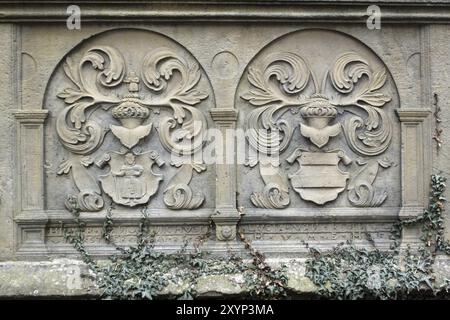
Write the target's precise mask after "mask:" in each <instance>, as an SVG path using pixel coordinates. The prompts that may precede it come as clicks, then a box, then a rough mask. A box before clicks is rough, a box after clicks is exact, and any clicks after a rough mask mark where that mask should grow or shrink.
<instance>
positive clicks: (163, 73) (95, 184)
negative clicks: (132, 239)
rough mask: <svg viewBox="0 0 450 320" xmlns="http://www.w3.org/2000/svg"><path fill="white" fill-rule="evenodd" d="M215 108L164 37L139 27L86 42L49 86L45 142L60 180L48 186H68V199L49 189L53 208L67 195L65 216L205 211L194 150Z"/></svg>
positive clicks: (184, 57) (199, 160) (186, 59)
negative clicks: (146, 209) (111, 209)
mask: <svg viewBox="0 0 450 320" xmlns="http://www.w3.org/2000/svg"><path fill="white" fill-rule="evenodd" d="M214 104H215V102H214V95H213V90H212V87H211V85H210V82H209V80H208V78H207V76H206V74H205V72H204V71H203V69H202V67H201V66H200V64H199V63H198V62H197V60H196V59H195V58H194V57H193V56H192V55H191V54H190V53H189V52H188V51H187V50H186V49H185V48H184V47H182V46H181V45H180V44H178V43H177V42H175V41H173V40H171V39H169V38H168V37H166V36H164V35H161V34H159V33H155V32H151V31H147V30H141V29H116V30H110V31H107V32H104V33H101V34H98V35H96V36H94V37H91V38H90V39H87V40H85V41H83V42H82V43H81V44H80V45H78V46H77V47H76V48H74V49H73V50H71V52H69V53H68V54H67V55H66V57H65V58H64V59H63V60H62V61H61V62H60V63H59V65H58V66H57V68H56V69H55V71H54V72H53V74H52V77H51V79H50V81H49V84H48V85H47V90H46V95H45V101H44V107H46V108H48V109H49V110H50V111H51V119H50V125H49V126H48V130H47V132H46V135H47V137H48V138H47V140H48V141H49V146H48V148H49V149H52V150H53V151H54V152H52V154H53V156H54V159H52V160H53V161H52V162H56V161H59V164H58V165H59V166H58V168H57V174H58V175H59V176H60V177H57V178H55V180H54V181H51V182H50V183H47V184H48V185H53V186H55V183H58V182H60V183H61V185H62V186H63V187H61V189H64V190H65V186H67V182H68V181H70V183H71V184H72V190H74V191H73V192H69V194H67V192H66V191H61V190H58V188H54V189H55V190H53V191H54V194H55V195H56V196H55V197H56V198H57V199H58V201H60V200H61V198H62V193H61V192H63V193H66V194H65V195H64V196H65V197H66V199H65V206H66V207H67V208H68V209H70V210H81V211H100V210H103V209H105V207H106V202H107V201H109V202H111V204H112V205H115V206H117V207H120V208H122V209H125V210H127V209H131V208H138V207H141V206H151V207H153V208H158V207H160V208H168V209H172V210H184V209H186V210H189V209H197V208H201V207H205V206H207V207H213V206H214V194H213V192H211V191H210V190H205V189H204V188H202V185H204V183H205V182H204V181H205V180H206V179H208V178H207V177H209V176H210V175H213V172H214V167H213V166H210V165H206V163H205V161H204V159H203V154H202V152H203V149H204V146H205V144H206V143H207V129H208V127H209V126H211V119H210V118H209V113H208V112H207V110H209V109H211V108H213V107H214ZM51 136H53V137H55V136H56V137H57V139H54V138H51ZM47 154H49V153H47ZM211 171H212V172H211ZM205 172H206V173H205ZM61 176H62V177H66V178H65V179H64V178H61ZM58 179H60V180H58ZM50 188H51V187H50ZM205 193H206V194H205ZM107 199H108V200H107ZM49 202H50V204H51V205H53V206H55V207H56V206H57V205H55V200H52V199H50V201H49Z"/></svg>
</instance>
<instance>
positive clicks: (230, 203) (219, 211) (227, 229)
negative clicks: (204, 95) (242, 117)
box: [210, 108, 240, 241]
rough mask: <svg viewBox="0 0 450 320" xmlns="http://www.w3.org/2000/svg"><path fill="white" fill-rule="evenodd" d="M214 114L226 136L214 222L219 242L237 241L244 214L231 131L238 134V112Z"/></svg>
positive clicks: (218, 152) (221, 151)
mask: <svg viewBox="0 0 450 320" xmlns="http://www.w3.org/2000/svg"><path fill="white" fill-rule="evenodd" d="M210 113H211V117H212V119H213V120H214V121H215V123H216V126H217V128H218V129H219V131H220V133H221V135H222V137H223V139H222V141H223V144H222V145H221V146H219V145H217V146H216V212H215V214H214V215H213V216H212V219H213V221H214V224H215V225H216V236H217V239H218V240H221V241H227V240H234V239H235V238H236V225H237V222H238V221H239V217H240V215H239V212H238V211H237V209H236V171H235V164H234V161H232V162H230V160H231V159H234V153H235V152H234V151H235V143H234V137H233V136H230V132H234V129H235V127H236V120H237V115H238V112H237V111H236V110H234V109H219V108H217V109H212V110H211V111H210ZM227 131H228V132H227Z"/></svg>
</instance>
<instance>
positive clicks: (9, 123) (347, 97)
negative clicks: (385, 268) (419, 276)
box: [0, 0, 450, 296]
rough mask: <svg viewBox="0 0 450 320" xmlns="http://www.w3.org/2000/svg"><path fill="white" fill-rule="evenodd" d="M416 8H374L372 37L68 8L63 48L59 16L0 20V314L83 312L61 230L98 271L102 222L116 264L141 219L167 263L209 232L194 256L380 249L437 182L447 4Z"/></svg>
mask: <svg viewBox="0 0 450 320" xmlns="http://www.w3.org/2000/svg"><path fill="white" fill-rule="evenodd" d="M429 2H432V3H433V4H434V5H433V6H429V5H428V3H427V2H425V1H407V0H404V1H397V3H396V4H390V3H389V2H387V1H386V2H384V1H381V2H380V3H379V8H380V9H381V16H380V17H381V20H380V21H381V26H380V28H379V29H377V28H375V29H371V28H369V27H368V25H367V23H366V21H367V19H368V13H367V7H368V3H366V2H364V1H354V2H353V4H352V5H349V4H341V1H317V2H316V3H315V4H312V3H303V1H294V0H292V1H248V2H242V3H241V4H227V3H226V2H225V1H224V2H221V1H218V2H216V3H214V4H206V3H204V2H202V1H194V2H189V3H188V2H172V1H167V2H158V3H157V4H146V3H143V2H135V3H134V2H128V3H120V2H118V3H114V4H110V5H108V6H104V5H103V6H102V5H100V4H95V3H89V2H84V1H79V7H80V9H81V24H80V26H81V28H80V29H74V30H71V29H70V28H68V27H67V24H66V22H67V21H66V20H67V18H68V14H67V11H66V10H67V7H68V5H69V4H72V3H67V4H63V3H58V4H55V3H51V2H45V1H43V2H42V3H41V4H36V3H35V2H31V3H30V4H27V5H26V6H25V5H19V4H14V3H12V2H4V3H1V4H0V13H1V14H0V37H1V41H0V51H1V55H0V77H1V78H2V85H1V86H0V97H1V98H2V102H3V103H2V104H1V106H0V108H1V115H2V116H1V117H0V145H1V146H2V153H0V221H1V222H0V260H1V263H0V295H12V296H17V295H25V296H29V295H44V296H56V295H81V296H84V295H91V294H96V291H95V288H92V286H93V284H90V283H86V282H85V280H84V278H83V277H81V275H82V273H85V272H87V271H86V270H85V269H84V268H83V267H81V265H80V263H79V261H78V260H77V258H78V254H77V252H76V251H75V250H74V249H73V248H72V246H71V245H70V244H68V243H67V242H66V241H65V239H64V237H63V234H64V232H63V231H64V229H65V228H66V229H68V230H70V228H73V227H74V226H75V225H74V222H73V215H72V213H73V212H80V219H81V220H82V221H84V222H85V223H86V243H87V245H88V248H89V250H90V252H92V253H93V254H94V255H95V256H98V257H104V256H106V255H108V254H110V253H111V252H113V251H114V249H113V247H112V246H110V245H108V244H107V243H105V241H104V240H103V239H102V237H101V233H102V225H103V223H104V221H105V216H106V215H107V214H110V215H112V217H113V219H114V223H115V226H116V228H115V229H114V231H113V237H114V240H115V241H116V242H117V243H119V244H121V245H127V244H132V243H134V242H135V240H136V233H137V228H138V224H139V221H140V219H141V218H142V210H146V212H147V214H148V215H149V219H150V221H151V228H152V230H154V231H156V246H157V248H158V249H160V250H164V251H167V252H170V251H173V250H175V249H177V248H179V247H180V246H182V245H183V243H184V242H185V241H188V242H189V241H190V242H192V241H194V240H195V239H197V238H198V237H201V236H202V235H204V234H205V233H206V232H207V230H208V228H209V225H210V222H211V221H212V223H213V230H214V232H213V234H212V235H211V237H210V238H209V239H208V240H207V241H206V242H205V243H204V244H203V246H204V248H205V250H208V251H212V252H215V253H218V254H227V253H228V252H230V251H232V252H237V253H242V252H244V249H243V244H242V243H241V242H240V241H239V239H238V237H236V235H237V228H239V230H241V232H242V233H244V234H245V235H246V238H247V239H248V240H250V241H251V242H252V244H253V245H254V246H255V248H257V249H258V250H260V251H261V252H263V253H265V254H266V255H267V256H268V257H269V259H270V261H272V262H273V263H279V262H280V261H285V260H288V259H292V258H295V259H298V261H299V263H300V265H301V261H303V259H304V258H305V254H306V253H307V248H306V247H305V245H304V243H306V242H307V243H309V244H310V245H311V246H314V247H316V248H319V249H323V250H327V249H331V248H332V247H334V246H335V245H337V244H338V243H341V242H345V241H351V242H353V243H355V244H357V245H358V246H360V247H367V248H369V247H371V246H373V243H375V246H376V247H377V248H379V249H388V248H389V246H390V244H391V239H390V235H391V233H390V232H391V226H392V224H393V223H394V222H395V221H397V220H398V219H399V218H400V219H408V218H412V217H415V216H417V215H419V214H421V213H422V212H423V210H424V209H425V208H426V206H427V203H428V192H429V185H430V176H431V174H432V173H439V174H442V175H444V176H448V173H449V172H450V167H449V166H450V165H449V162H448V159H449V153H450V147H449V145H448V144H447V140H448V138H447V137H448V136H449V133H448V129H449V128H448V123H450V119H447V112H446V101H447V100H448V99H447V96H448V95H449V93H448V90H447V86H446V83H447V81H448V79H449V77H450V76H449V75H450V65H449V63H448V61H447V60H448V59H446V58H447V56H448V50H449V49H448V45H447V43H448V39H449V38H450V27H449V25H448V24H449V23H450V3H448V1H439V0H435V1H429ZM71 212H72V213H71ZM367 235H370V239H372V240H373V242H372V241H369V240H368V237H367ZM419 242H420V239H419V232H418V229H417V228H416V229H414V228H411V229H407V230H405V231H404V233H403V236H402V245H405V246H406V245H410V246H415V245H417V244H418V243H419ZM442 259H443V261H444V262H442V261H441V262H440V263H441V265H443V266H444V265H445V259H444V258H442ZM296 268H297V265H296V264H295V263H294V264H293V265H292V266H291V269H290V270H291V271H290V275H291V277H290V279H291V280H290V286H291V287H292V288H293V290H296V291H297V292H300V293H301V292H309V291H310V290H313V289H312V288H313V286H312V284H311V283H310V282H308V281H309V280H308V279H306V278H304V277H303V273H304V271H302V270H300V271H298V270H297V269H296ZM300 269H301V268H300ZM442 269H443V270H444V269H445V267H442ZM67 270H75V271H73V272H75V274H74V276H73V277H72V276H71V277H68V276H67V275H68V271H67ZM80 270H81V271H80ZM292 270H294V271H295V270H297V271H298V272H297V271H295V272H294V271H292ZM438 272H439V270H438ZM24 274H27V276H26V277H24ZM80 277H81V278H80ZM39 279H45V281H44V280H43V281H40V280H39ZM74 279H75V280H74ZM82 279H83V280H82ZM235 280H236V279H234V280H233V279H231V280H229V281H231V282H230V283H231V284H230V286H228V285H227V286H225V285H221V286H220V287H221V288H229V287H230V288H231V289H229V290H231V291H230V292H228V291H227V292H225V291H226V290H228V289H226V290H225V289H223V290H225V291H223V290H222V289H219V288H215V287H214V283H215V282H217V279H210V280H205V281H204V282H202V283H203V285H204V286H205V287H206V288H207V289H204V290H203V289H202V290H203V291H204V293H205V294H207V293H210V292H216V293H217V292H219V293H222V294H227V293H228V294H239V293H240V292H241V291H239V290H241V289H236V290H235V291H233V290H234V289H233V288H234V287H233V286H234V285H235V284H233V283H234V282H233V281H235ZM73 281H75V285H74V284H73V283H72V282H73ZM223 281H225V280H223ZM227 281H228V280H227ZM236 281H237V283H239V281H238V280H236ZM211 285H212V287H211ZM202 290H199V291H200V292H203V291H202ZM221 290H222V291H221Z"/></svg>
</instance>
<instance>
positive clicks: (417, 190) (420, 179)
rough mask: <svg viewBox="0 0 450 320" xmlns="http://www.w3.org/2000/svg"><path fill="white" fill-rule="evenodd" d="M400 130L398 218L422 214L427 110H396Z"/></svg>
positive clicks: (428, 111)
mask: <svg viewBox="0 0 450 320" xmlns="http://www.w3.org/2000/svg"><path fill="white" fill-rule="evenodd" d="M396 112H397V115H398V117H399V119H400V122H401V130H402V149H401V152H402V168H403V170H402V211H401V212H400V218H406V217H407V216H415V215H417V214H419V213H422V210H423V207H424V204H425V203H424V200H425V198H426V195H425V192H426V191H425V185H426V182H425V181H424V176H423V172H424V150H423V145H424V141H423V132H424V131H423V130H424V127H423V125H424V124H423V121H424V120H425V119H426V118H427V117H428V115H429V114H430V113H431V111H430V110H429V109H398V110H396Z"/></svg>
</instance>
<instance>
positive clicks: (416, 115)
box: [395, 108, 431, 122]
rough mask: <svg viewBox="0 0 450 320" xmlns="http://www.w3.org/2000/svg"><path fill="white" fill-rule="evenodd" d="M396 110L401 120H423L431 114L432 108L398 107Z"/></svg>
mask: <svg viewBox="0 0 450 320" xmlns="http://www.w3.org/2000/svg"><path fill="white" fill-rule="evenodd" d="M395 112H396V113H397V115H398V118H399V119H400V121H401V122H422V121H423V120H425V118H427V117H428V116H429V115H430V114H431V110H430V109H418V108H417V109H397V110H395Z"/></svg>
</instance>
